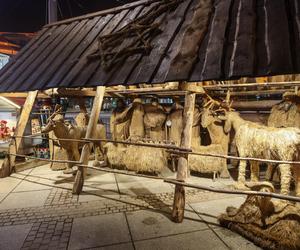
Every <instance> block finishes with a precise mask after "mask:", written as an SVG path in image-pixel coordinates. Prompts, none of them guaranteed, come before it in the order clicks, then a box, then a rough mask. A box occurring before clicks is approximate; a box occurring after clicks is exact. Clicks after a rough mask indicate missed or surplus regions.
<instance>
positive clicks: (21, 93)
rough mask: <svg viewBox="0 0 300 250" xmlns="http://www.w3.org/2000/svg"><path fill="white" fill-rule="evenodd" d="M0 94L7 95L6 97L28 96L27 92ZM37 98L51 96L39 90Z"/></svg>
mask: <svg viewBox="0 0 300 250" xmlns="http://www.w3.org/2000/svg"><path fill="white" fill-rule="evenodd" d="M0 96H3V97H7V98H26V97H27V96H28V93H27V92H15V93H0ZM38 98H51V97H50V96H48V95H46V94H44V93H42V92H39V93H38Z"/></svg>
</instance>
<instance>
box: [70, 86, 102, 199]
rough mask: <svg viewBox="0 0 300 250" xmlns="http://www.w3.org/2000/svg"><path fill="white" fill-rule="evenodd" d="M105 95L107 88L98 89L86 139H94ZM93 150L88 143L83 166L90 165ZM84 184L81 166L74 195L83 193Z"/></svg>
mask: <svg viewBox="0 0 300 250" xmlns="http://www.w3.org/2000/svg"><path fill="white" fill-rule="evenodd" d="M104 94H105V87H102V86H101V87H97V91H96V96H95V99H94V104H93V108H92V111H91V115H90V120H89V123H88V126H87V130H86V135H85V137H86V138H92V136H93V132H94V129H95V128H96V126H97V123H98V119H99V116H100V111H101V107H102V102H103V98H104ZM91 148H92V144H91V143H87V144H85V145H84V146H83V149H82V151H81V157H80V162H82V164H84V165H87V164H88V161H89V156H90V153H91ZM83 182H84V167H82V166H79V167H78V171H77V173H76V177H75V183H74V186H73V194H80V192H81V191H82V187H83Z"/></svg>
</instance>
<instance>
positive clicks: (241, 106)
mask: <svg viewBox="0 0 300 250" xmlns="http://www.w3.org/2000/svg"><path fill="white" fill-rule="evenodd" d="M280 102H281V100H263V101H234V102H233V104H232V108H234V109H237V110H270V109H271V108H272V107H273V106H274V105H276V104H278V103H280Z"/></svg>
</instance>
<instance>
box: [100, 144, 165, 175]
mask: <svg viewBox="0 0 300 250" xmlns="http://www.w3.org/2000/svg"><path fill="white" fill-rule="evenodd" d="M104 147H105V149H106V155H107V161H108V163H109V164H110V165H111V167H115V168H122V169H127V170H131V171H135V172H142V173H154V174H157V173H160V172H161V170H162V169H163V168H164V167H166V166H167V158H166V155H165V150H163V149H159V148H150V147H141V146H135V145H130V146H127V145H126V146H125V145H115V144H113V143H107V144H106V145H105V146H104Z"/></svg>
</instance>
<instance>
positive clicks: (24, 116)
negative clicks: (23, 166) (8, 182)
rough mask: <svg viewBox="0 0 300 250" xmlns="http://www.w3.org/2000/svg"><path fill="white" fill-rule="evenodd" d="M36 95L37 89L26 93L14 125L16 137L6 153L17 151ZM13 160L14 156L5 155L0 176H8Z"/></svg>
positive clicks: (13, 164) (12, 166)
mask: <svg viewBox="0 0 300 250" xmlns="http://www.w3.org/2000/svg"><path fill="white" fill-rule="evenodd" d="M37 95H38V91H30V92H29V93H28V95H27V98H26V101H25V104H24V106H23V109H22V112H21V115H20V118H19V120H18V123H17V126H16V131H15V133H14V136H17V138H15V140H12V141H11V143H10V145H9V148H8V153H11V154H17V153H18V151H19V148H20V145H21V141H22V138H20V136H23V135H24V132H25V128H26V125H27V122H28V120H29V117H30V113H31V111H32V107H33V105H34V102H35V100H36V98H37ZM15 161H16V156H13V155H7V156H6V157H5V159H4V162H3V164H2V166H1V167H0V178H4V177H8V176H9V175H10V174H11V173H12V171H13V169H14V166H15Z"/></svg>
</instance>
